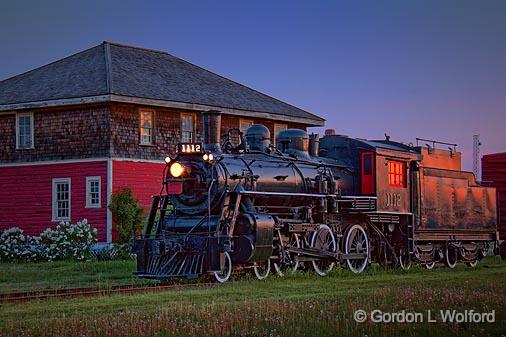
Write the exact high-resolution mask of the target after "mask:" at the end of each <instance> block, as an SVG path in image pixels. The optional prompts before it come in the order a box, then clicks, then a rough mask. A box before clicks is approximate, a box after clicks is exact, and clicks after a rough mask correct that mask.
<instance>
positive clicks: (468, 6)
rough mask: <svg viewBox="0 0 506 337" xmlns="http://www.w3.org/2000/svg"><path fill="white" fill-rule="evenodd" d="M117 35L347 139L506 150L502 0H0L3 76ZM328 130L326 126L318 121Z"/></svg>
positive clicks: (466, 158)
mask: <svg viewBox="0 0 506 337" xmlns="http://www.w3.org/2000/svg"><path fill="white" fill-rule="evenodd" d="M104 40H107V41H114V42H119V43H124V44H130V45H136V46H141V47H146V48H153V49H158V50H163V51H167V52H169V53H171V54H173V55H175V56H178V57H181V58H183V59H186V60H188V61H190V62H192V63H195V64H197V65H200V66H202V67H204V68H206V69H208V70H211V71H213V72H216V73H218V74H220V75H223V76H226V77H228V78H230V79H233V80H235V81H238V82H240V83H243V84H245V85H248V86H250V87H252V88H254V89H257V90H259V91H261V92H264V93H266V94H269V95H272V96H274V97H276V98H279V99H281V100H283V101H286V102H288V103H291V104H293V105H295V106H297V107H300V108H303V109H305V110H307V111H310V112H312V113H314V114H317V115H319V116H322V117H324V118H326V119H327V122H326V127H327V128H334V129H336V132H337V133H340V134H346V135H349V136H351V137H360V138H369V139H383V138H384V134H385V133H387V134H388V135H390V136H391V139H392V140H398V141H403V142H406V143H409V142H414V140H415V137H421V138H430V139H437V140H441V141H446V142H450V143H457V144H459V147H458V149H459V150H460V151H462V152H463V166H464V168H465V169H467V170H471V169H472V136H473V134H475V133H478V134H480V139H481V143H482V146H481V153H482V154H486V153H494V152H506V1H502V0H498V1H487V0H483V1H468V0H456V1H447V0H436V1H434V0H425V1H416V0H413V1H405V0H402V1H376V0H371V1H360V0H357V1H324V0H322V1H294V0H292V1H272V0H271V1H240V0H234V1H227V0H224V1H217V0H216V1H189V0H186V1H171V0H160V1H149V0H144V1H133V0H122V1H107V0H102V1H95V0H87V1H73V0H45V1H38V0H32V1H27V0H15V1H14V0H4V1H2V2H1V3H0V45H1V46H2V47H1V52H0V79H5V78H7V77H10V76H13V75H16V74H19V73H21V72H24V71H27V70H30V69H33V68H35V67H38V66H41V65H44V64H46V63H49V62H51V61H54V60H56V59H59V58H62V57H65V56H68V55H70V54H73V53H75V52H78V51H80V50H83V49H86V48H89V47H91V46H93V45H96V44H99V43H101V42H102V41H104ZM313 131H318V132H320V133H323V129H319V130H313Z"/></svg>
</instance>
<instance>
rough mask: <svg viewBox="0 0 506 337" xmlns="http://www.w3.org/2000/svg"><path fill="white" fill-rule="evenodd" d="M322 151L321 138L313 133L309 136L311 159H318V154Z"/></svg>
mask: <svg viewBox="0 0 506 337" xmlns="http://www.w3.org/2000/svg"><path fill="white" fill-rule="evenodd" d="M319 150H320V137H319V136H318V134H317V133H312V134H310V135H309V155H310V156H311V157H318V152H319Z"/></svg>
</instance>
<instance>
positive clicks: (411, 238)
mask: <svg viewBox="0 0 506 337" xmlns="http://www.w3.org/2000/svg"><path fill="white" fill-rule="evenodd" d="M414 222H415V217H414V215H413V216H412V217H411V221H408V225H407V229H408V252H409V254H410V255H411V254H413V253H414V251H415V242H414V235H415V229H414V228H415V226H414Z"/></svg>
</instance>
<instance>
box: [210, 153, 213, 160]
mask: <svg viewBox="0 0 506 337" xmlns="http://www.w3.org/2000/svg"><path fill="white" fill-rule="evenodd" d="M213 159H214V156H213V154H212V153H209V161H212V160H213Z"/></svg>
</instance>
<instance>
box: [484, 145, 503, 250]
mask: <svg viewBox="0 0 506 337" xmlns="http://www.w3.org/2000/svg"><path fill="white" fill-rule="evenodd" d="M481 162H482V180H483V182H484V183H488V184H490V185H491V186H493V187H495V188H496V189H497V216H498V222H499V225H498V230H499V238H500V239H501V240H506V152H502V153H493V154H488V155H485V156H483V158H482V159H481ZM501 256H502V257H503V258H505V257H506V244H503V245H502V246H501Z"/></svg>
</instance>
